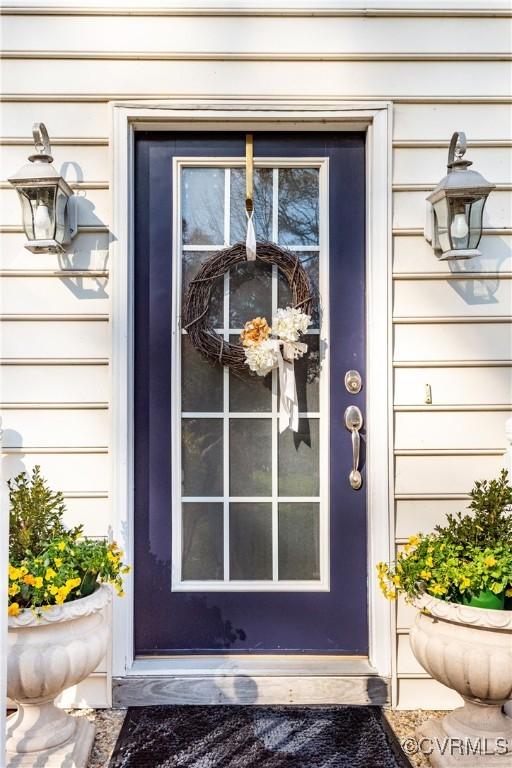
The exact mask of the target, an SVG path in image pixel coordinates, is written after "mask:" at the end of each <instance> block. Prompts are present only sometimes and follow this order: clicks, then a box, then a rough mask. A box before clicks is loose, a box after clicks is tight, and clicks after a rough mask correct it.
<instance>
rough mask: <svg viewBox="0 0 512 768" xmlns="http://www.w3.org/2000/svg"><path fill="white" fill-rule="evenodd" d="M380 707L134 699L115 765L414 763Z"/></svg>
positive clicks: (252, 767) (388, 767)
mask: <svg viewBox="0 0 512 768" xmlns="http://www.w3.org/2000/svg"><path fill="white" fill-rule="evenodd" d="M409 766H410V763H409V761H408V760H407V758H406V757H405V755H404V754H403V753H402V752H401V750H400V747H399V745H398V742H397V741H396V739H395V737H394V735H393V733H392V731H391V729H390V728H389V726H387V724H386V721H385V720H384V717H383V715H382V713H381V711H380V709H379V708H377V707H334V706H333V707H288V706H279V707H260V706H249V707H244V706H209V707H199V706H169V707H167V706H166V707H131V708H130V709H129V710H128V712H127V715H126V719H125V721H124V724H123V727H122V729H121V732H120V734H119V738H118V740H117V743H116V746H115V750H114V754H113V755H112V759H111V761H110V768H409Z"/></svg>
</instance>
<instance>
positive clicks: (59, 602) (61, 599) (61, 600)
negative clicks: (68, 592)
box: [55, 594, 66, 605]
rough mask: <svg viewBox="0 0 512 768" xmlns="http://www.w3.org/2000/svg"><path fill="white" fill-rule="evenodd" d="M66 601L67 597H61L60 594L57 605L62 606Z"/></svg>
mask: <svg viewBox="0 0 512 768" xmlns="http://www.w3.org/2000/svg"><path fill="white" fill-rule="evenodd" d="M65 599H66V596H65V595H60V594H59V595H57V596H56V598H55V602H56V603H57V605H62V603H63V602H64V600H65Z"/></svg>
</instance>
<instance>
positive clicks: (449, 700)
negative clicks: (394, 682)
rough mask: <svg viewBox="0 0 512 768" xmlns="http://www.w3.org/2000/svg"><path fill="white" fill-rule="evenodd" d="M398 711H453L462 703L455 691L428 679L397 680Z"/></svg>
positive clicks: (412, 677) (413, 677) (400, 678)
mask: <svg viewBox="0 0 512 768" xmlns="http://www.w3.org/2000/svg"><path fill="white" fill-rule="evenodd" d="M397 699H398V709H418V708H420V709H454V708H455V707H460V706H462V704H463V703H464V702H463V701H462V698H461V697H460V696H459V694H458V693H455V691H452V690H450V689H449V688H447V687H446V686H445V685H441V683H438V682H436V681H435V680H431V679H429V678H418V677H415V676H411V677H410V678H405V679H404V678H402V677H400V676H399V679H398V691H397Z"/></svg>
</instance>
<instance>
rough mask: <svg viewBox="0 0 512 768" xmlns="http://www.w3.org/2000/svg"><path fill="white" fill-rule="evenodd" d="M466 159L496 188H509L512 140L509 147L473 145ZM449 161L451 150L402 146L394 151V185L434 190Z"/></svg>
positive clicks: (446, 148) (511, 165)
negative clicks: (504, 186)
mask: <svg viewBox="0 0 512 768" xmlns="http://www.w3.org/2000/svg"><path fill="white" fill-rule="evenodd" d="M509 135H510V131H509ZM471 138H472V137H471ZM467 157H468V158H469V159H470V160H471V161H472V162H473V163H474V165H475V168H478V170H479V171H480V173H481V174H483V176H485V177H486V178H488V179H492V181H493V183H494V184H510V169H511V167H512V139H511V146H510V147H492V146H490V147H489V146H486V147H481V146H480V147H472V146H471V145H470V146H469V148H468V151H467ZM447 161H448V147H421V146H415V147H403V146H399V147H398V148H395V149H394V150H393V183H394V184H430V185H432V186H435V185H436V184H437V182H438V181H439V180H440V179H441V177H442V176H443V175H444V174H445V173H446V163H447Z"/></svg>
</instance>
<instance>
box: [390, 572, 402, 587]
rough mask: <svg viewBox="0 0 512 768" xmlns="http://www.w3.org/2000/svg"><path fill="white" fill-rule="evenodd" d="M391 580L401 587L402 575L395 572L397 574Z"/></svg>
mask: <svg viewBox="0 0 512 768" xmlns="http://www.w3.org/2000/svg"><path fill="white" fill-rule="evenodd" d="M391 581H392V582H393V584H394V585H395V587H399V586H400V576H398V574H395V576H393V577H392V578H391Z"/></svg>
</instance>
